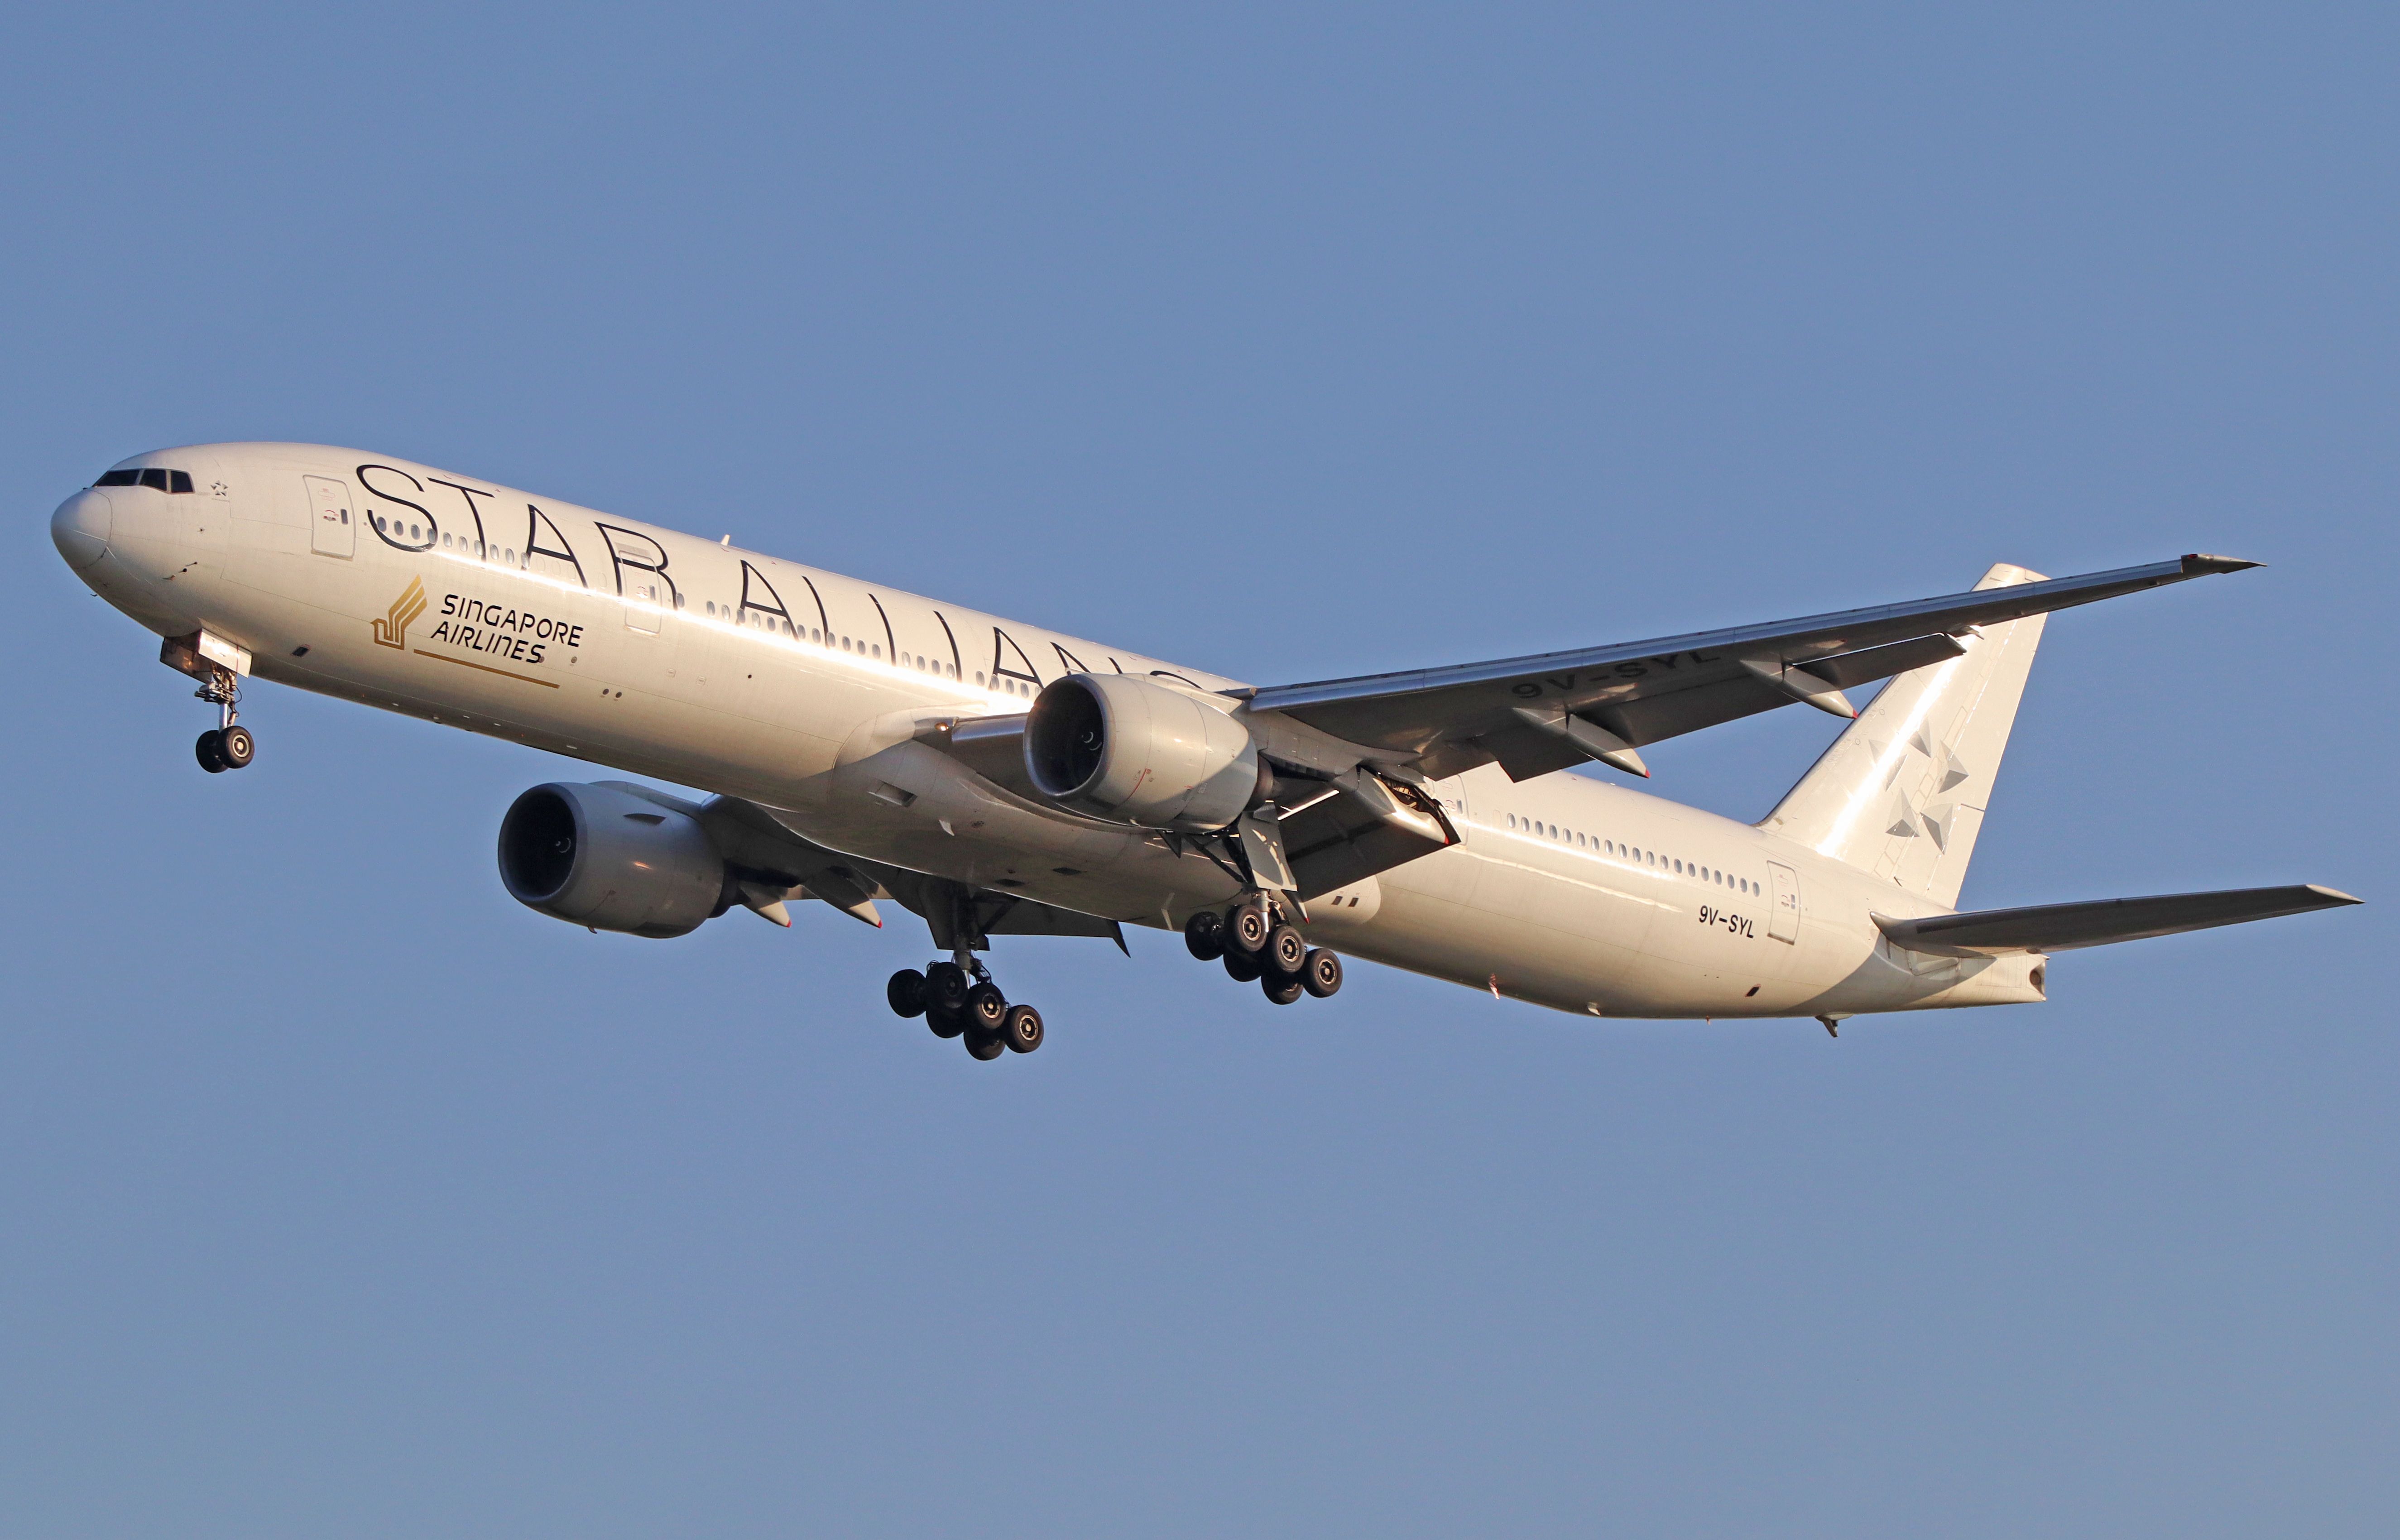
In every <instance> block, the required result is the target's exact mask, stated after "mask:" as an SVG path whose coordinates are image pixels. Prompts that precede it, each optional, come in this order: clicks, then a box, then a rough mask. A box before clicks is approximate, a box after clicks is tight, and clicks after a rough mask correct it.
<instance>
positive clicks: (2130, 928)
mask: <svg viewBox="0 0 2400 1540" xmlns="http://www.w3.org/2000/svg"><path fill="white" fill-rule="evenodd" d="M2357 902H2359V901H2358V900H2357V899H2355V898H2352V897H2351V896H2350V894H2348V893H2339V892H2336V891H2335V890H2334V889H2332V888H2320V887H2318V886H2316V885H2315V884H2314V883H2300V884H2297V885H2295V886H2292V887H2288V888H2234V889H2230V890H2229V891H2227V892H2224V893H2167V894H2163V895H2161V896H2160V897H2157V898H2101V899H2094V900H2092V901H2090V902H2087V903H2082V904H2036V905H2034V906H2031V907H2029V908H2023V909H1984V910H1981V911H1978V912H1975V913H1970V914H1938V915H1930V916H1928V917H1926V918H1925V919H1923V920H1890V919H1887V918H1886V917H1884V916H1882V915H1877V916H1875V925H1876V927H1877V928H1878V929H1880V930H1881V931H1882V932H1883V934H1885V935H1887V936H1889V937H1890V938H1891V944H1892V945H1893V946H1895V947H1906V948H1907V949H1908V950H1910V951H1912V952H1930V953H1931V954H1932V955H1934V956H1936V957H1999V956H2002V955H2004V954H2006V953H2010V952H2065V951H2072V950H2073V949H2074V948H2076V947H2105V946H2107V944H2108V943H2109V942H2112V941H2143V940H2147V939H2148V938H2149V937H2151V936H2154V935H2173V934H2175V933H2176V932H2178V931H2204V930H2207V929H2208V928H2209V927H2211V926H2213V925H2239V924H2241V923H2242V922H2243V921H2244V920H2273V919H2275V918H2276V917H2277V916H2279V915H2287V914H2306V913H2308V912H2309V911H2310V910H2311V909H2333V908H2339V907H2340V906H2343V905H2346V904H2355V903H2357Z"/></svg>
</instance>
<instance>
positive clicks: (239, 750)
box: [217, 727, 258, 770]
mask: <svg viewBox="0 0 2400 1540" xmlns="http://www.w3.org/2000/svg"><path fill="white" fill-rule="evenodd" d="M217 755H218V757H220V758H222V759H223V760H224V761H225V769H227V770H242V769H244V768H246V767H247V766H248V765H249V764H250V762H251V761H252V759H254V758H256V757H257V756H258V740H257V739H255V738H252V736H251V735H250V729H248V728H243V727H232V728H225V729H220V730H219V731H218V733H217Z"/></svg>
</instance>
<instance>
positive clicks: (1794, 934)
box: [1766, 861, 1800, 943]
mask: <svg viewBox="0 0 2400 1540" xmlns="http://www.w3.org/2000/svg"><path fill="white" fill-rule="evenodd" d="M1766 888H1767V896H1768V898H1769V899H1770V900H1771V901H1772V902H1771V903H1770V904H1769V905H1768V906H1767V910H1766V934H1768V935H1771V936H1773V937H1774V938H1775V939H1776V940H1778V941H1790V942H1795V943H1796V942H1797V941H1798V940H1799V939H1800V874H1799V873H1798V872H1795V871H1793V869H1792V868H1791V867H1789V866H1786V865H1780V863H1777V862H1773V861H1770V862H1768V863H1767V864H1766Z"/></svg>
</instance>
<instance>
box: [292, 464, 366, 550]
mask: <svg viewBox="0 0 2400 1540" xmlns="http://www.w3.org/2000/svg"><path fill="white" fill-rule="evenodd" d="M300 479H301V480H302V481H303V482H305V483H307V487H308V549H309V550H311V551H313V552H316V553H317V554H318V555H320V556H341V557H345V558H347V557H349V556H352V555H355V554H356V553H357V552H358V544H359V526H358V523H357V520H356V516H355V515H353V514H352V513H351V511H350V484H349V483H348V482H345V481H338V480H336V479H334V477H331V476H303V477H301V478H300Z"/></svg>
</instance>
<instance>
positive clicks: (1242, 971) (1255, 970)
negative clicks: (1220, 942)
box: [1225, 952, 1267, 984]
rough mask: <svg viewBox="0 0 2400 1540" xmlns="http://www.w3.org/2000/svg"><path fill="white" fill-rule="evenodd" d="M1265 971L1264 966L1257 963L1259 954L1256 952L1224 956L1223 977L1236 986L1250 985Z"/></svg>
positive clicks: (1261, 963)
mask: <svg viewBox="0 0 2400 1540" xmlns="http://www.w3.org/2000/svg"><path fill="white" fill-rule="evenodd" d="M1266 971H1267V968H1266V964H1265V963H1263V962H1261V961H1259V954H1258V953H1256V952H1227V953H1226V954H1225V976H1226V977H1227V978H1230V979H1232V980H1233V981H1234V983H1236V984H1248V983H1252V982H1254V981H1255V980H1256V979H1257V978H1258V976H1259V975H1260V974H1263V973H1265V972H1266Z"/></svg>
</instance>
